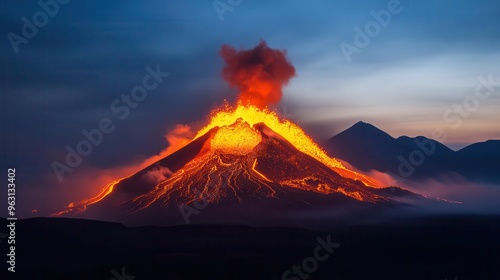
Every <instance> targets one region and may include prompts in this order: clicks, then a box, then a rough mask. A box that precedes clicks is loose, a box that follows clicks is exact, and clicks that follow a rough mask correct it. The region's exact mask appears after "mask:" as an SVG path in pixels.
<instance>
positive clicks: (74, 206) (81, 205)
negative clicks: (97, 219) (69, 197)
mask: <svg viewBox="0 0 500 280" xmlns="http://www.w3.org/2000/svg"><path fill="white" fill-rule="evenodd" d="M123 179H126V178H122V179H119V180H115V181H113V182H112V183H110V184H108V185H107V186H106V187H105V188H104V189H103V190H102V192H101V193H100V194H98V195H97V196H95V197H92V198H89V199H86V200H82V201H79V202H76V203H75V202H71V203H70V204H68V206H66V209H64V210H62V211H60V212H57V213H54V214H52V215H51V216H61V215H63V214H67V213H70V212H79V213H80V212H83V211H85V209H87V206H89V205H92V204H95V203H97V202H99V201H101V200H102V199H103V198H105V197H106V196H107V195H109V194H110V193H111V192H112V191H113V188H114V187H115V185H116V184H118V183H119V182H120V181H122V180H123Z"/></svg>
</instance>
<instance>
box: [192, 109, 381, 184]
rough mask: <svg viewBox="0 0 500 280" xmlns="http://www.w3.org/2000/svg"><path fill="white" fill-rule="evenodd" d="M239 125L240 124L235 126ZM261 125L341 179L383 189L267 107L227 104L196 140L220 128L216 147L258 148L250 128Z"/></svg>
mask: <svg viewBox="0 0 500 280" xmlns="http://www.w3.org/2000/svg"><path fill="white" fill-rule="evenodd" d="M243 121H244V122H246V123H248V125H249V126H250V127H251V128H248V127H244V126H243V125H241V123H242V122H243ZM237 123H239V124H240V125H234V124H237ZM258 123H264V124H265V125H267V126H268V127H269V128H270V129H272V130H273V131H274V132H276V133H278V134H279V135H281V136H282V137H283V138H285V139H286V140H287V141H288V142H290V143H291V144H292V145H293V146H295V148H297V149H298V150H299V151H301V152H302V153H304V154H306V155H309V156H311V157H313V158H315V159H317V160H318V161H320V162H321V163H323V164H325V165H326V166H329V167H330V168H332V169H334V170H335V171H337V172H338V173H340V174H341V175H342V176H344V177H347V178H350V179H355V180H359V181H361V182H363V184H365V185H366V186H371V187H380V186H381V185H380V184H379V183H378V182H377V181H376V180H374V179H372V178H369V177H368V176H365V175H363V174H360V173H357V172H354V171H352V170H349V169H347V168H346V167H344V166H343V165H342V163H341V162H340V161H338V160H336V159H335V158H331V157H329V156H328V155H327V154H326V152H325V151H324V150H323V149H321V148H320V147H319V146H318V145H317V144H316V143H315V142H314V141H313V140H312V139H311V137H309V136H308V135H307V134H306V133H305V132H304V131H303V130H302V128H300V127H299V126H298V125H296V124H294V123H293V122H291V121H289V120H286V119H280V118H279V117H278V115H277V114H276V113H275V112H272V111H270V110H269V109H268V108H264V109H260V108H258V107H256V106H253V105H242V104H238V105H237V106H236V108H232V107H230V106H229V105H225V106H224V107H222V108H219V109H217V110H214V111H213V112H212V114H211V117H210V122H209V123H208V124H207V125H206V126H205V127H203V128H202V129H201V130H200V131H199V132H198V134H197V135H196V137H195V139H196V138H198V137H200V136H202V135H204V134H205V133H207V132H208V131H209V130H210V129H212V128H214V127H216V126H218V127H220V128H223V129H221V130H220V131H219V132H218V133H217V135H216V137H217V139H223V140H224V141H217V147H219V148H221V147H224V146H226V147H227V149H229V150H231V149H232V150H233V151H234V150H235V149H234V148H235V147H237V146H238V145H244V146H245V147H250V146H252V145H253V146H255V145H256V144H258V142H257V143H255V142H256V141H257V139H258V137H257V136H254V137H249V136H250V135H252V133H251V132H250V129H254V128H253V126H254V125H255V124H258ZM228 127H231V129H228ZM242 128H244V129H242ZM227 149H226V150H227ZM236 150H237V149H236Z"/></svg>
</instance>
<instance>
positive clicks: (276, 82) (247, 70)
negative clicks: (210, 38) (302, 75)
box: [220, 41, 295, 108]
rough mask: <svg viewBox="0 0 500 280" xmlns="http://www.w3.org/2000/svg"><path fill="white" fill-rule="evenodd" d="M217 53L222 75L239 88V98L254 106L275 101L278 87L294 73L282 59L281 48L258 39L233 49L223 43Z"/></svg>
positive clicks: (292, 68) (288, 63)
mask: <svg viewBox="0 0 500 280" xmlns="http://www.w3.org/2000/svg"><path fill="white" fill-rule="evenodd" d="M220 55H221V56H222V58H223V59H224V61H225V62H226V66H225V67H224V69H222V77H223V78H224V80H226V81H227V82H228V83H229V85H230V86H232V87H236V88H238V89H239V91H240V93H239V98H238V99H239V101H240V102H242V103H243V104H253V105H255V106H258V107H261V108H262V107H265V106H267V105H272V104H276V103H278V102H279V101H280V100H281V97H282V95H283V93H282V89H283V86H285V85H286V84H287V83H288V81H289V80H290V79H291V78H292V77H293V76H295V68H294V67H293V65H292V64H291V63H290V62H289V61H288V60H287V58H286V51H285V50H275V49H271V48H270V47H268V46H267V44H266V42H265V41H261V42H260V43H259V44H258V45H257V46H256V47H255V48H253V49H251V50H239V51H237V50H236V49H234V48H233V47H231V46H228V45H223V46H222V47H221V50H220Z"/></svg>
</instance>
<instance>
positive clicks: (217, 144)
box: [54, 103, 380, 216]
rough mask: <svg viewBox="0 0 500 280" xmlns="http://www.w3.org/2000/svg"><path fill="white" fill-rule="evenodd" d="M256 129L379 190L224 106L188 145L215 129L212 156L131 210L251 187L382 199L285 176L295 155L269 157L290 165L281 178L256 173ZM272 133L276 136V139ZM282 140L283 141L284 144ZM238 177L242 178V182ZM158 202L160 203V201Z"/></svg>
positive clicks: (277, 124)
mask: <svg viewBox="0 0 500 280" xmlns="http://www.w3.org/2000/svg"><path fill="white" fill-rule="evenodd" d="M259 124H264V125H265V126H267V127H268V129H267V130H271V131H266V133H267V134H265V135H267V136H266V137H270V136H276V138H279V139H283V138H284V140H286V141H288V142H289V143H290V144H291V145H292V146H293V147H295V149H297V150H298V151H300V152H302V154H305V155H307V156H309V157H311V158H313V159H315V160H317V161H319V162H320V163H322V165H321V166H323V165H324V166H326V167H328V168H330V169H332V170H333V171H335V172H336V173H337V174H339V175H340V176H341V177H344V178H349V179H353V180H356V181H359V182H361V183H363V184H364V185H365V186H366V187H380V185H379V183H378V182H377V181H376V180H374V179H372V178H370V177H368V176H365V175H363V174H360V173H357V172H354V171H352V170H349V169H347V168H346V167H344V166H343V165H342V163H341V162H340V161H338V160H336V159H335V158H331V157H329V156H328V155H327V154H326V152H325V151H323V150H322V149H321V148H320V147H319V146H318V145H317V144H316V143H315V142H314V141H313V140H312V138H311V137H309V136H308V135H307V134H306V133H305V132H304V131H303V130H302V129H301V128H300V127H299V126H298V125H296V124H294V123H292V122H291V121H289V120H286V119H282V118H280V117H279V116H278V115H277V114H276V113H275V112H272V111H270V110H269V109H268V108H264V109H261V108H258V107H256V106H253V105H242V104H241V103H239V104H238V105H237V106H235V107H231V106H229V105H227V104H226V105H225V106H223V107H222V108H218V109H216V110H214V111H213V112H212V113H211V116H210V121H209V123H208V124H207V125H206V126H205V127H203V128H202V129H200V130H199V132H198V134H197V135H196V136H195V137H194V139H192V140H191V142H192V141H193V140H195V139H197V138H199V137H201V136H203V135H206V134H207V133H208V132H209V131H211V130H212V129H213V128H215V127H218V129H217V130H216V131H215V130H214V131H215V133H214V134H213V135H212V136H211V138H210V139H209V141H210V150H211V152H210V153H204V154H203V155H201V156H199V157H196V158H194V159H193V160H191V161H189V162H188V163H187V164H185V165H184V166H183V167H182V168H181V169H179V170H177V171H176V172H174V173H173V174H170V175H169V176H168V177H165V179H164V180H161V181H159V182H157V185H156V186H155V187H154V188H153V189H152V190H151V191H149V192H148V193H144V194H142V195H139V196H137V197H135V198H133V199H132V200H130V201H129V204H130V205H131V207H130V208H131V210H133V211H138V210H141V209H144V208H146V207H148V206H150V205H151V204H153V203H155V202H156V201H164V202H163V204H164V205H168V204H169V201H173V200H176V199H178V198H179V197H183V198H188V199H189V200H188V201H185V203H187V204H188V203H190V202H192V201H196V200H199V199H200V198H204V199H206V200H208V201H210V202H213V201H218V200H220V199H221V198H223V197H228V196H234V197H235V198H236V199H238V200H241V198H240V194H241V193H242V191H243V190H249V189H251V187H250V185H253V186H257V187H256V188H255V189H252V190H251V191H250V192H251V193H252V195H255V196H258V195H260V196H265V197H275V193H276V190H275V187H276V185H280V186H289V187H292V188H297V189H303V190H309V191H314V192H318V193H323V194H331V193H335V192H337V193H343V194H345V195H347V196H350V197H352V198H354V199H356V200H359V201H376V200H378V199H379V198H380V197H379V196H377V195H374V194H369V195H367V194H365V191H364V190H361V189H359V188H358V187H356V186H354V185H353V184H351V183H346V184H348V185H349V186H351V187H352V189H350V190H348V189H345V188H342V187H340V186H338V185H337V184H336V183H335V182H332V181H331V180H329V179H328V178H326V179H325V178H323V177H322V176H326V175H324V172H323V171H321V170H320V169H316V171H315V172H317V173H316V175H310V174H307V173H304V174H292V175H290V176H289V175H287V172H289V171H286V170H291V169H294V170H299V169H300V166H301V165H302V164H303V162H300V161H294V159H293V157H297V155H295V154H292V155H291V157H292V158H281V155H280V154H276V155H273V156H274V157H275V158H276V159H278V158H279V159H280V160H282V163H283V164H284V165H283V166H285V165H287V164H288V165H287V166H288V167H286V168H289V169H286V168H285V167H283V168H284V169H280V170H282V171H280V173H279V174H278V173H273V172H271V173H269V172H270V169H279V168H281V167H277V166H272V165H269V159H268V161H267V163H266V162H265V160H264V161H263V162H264V165H265V166H267V167H266V168H265V169H264V170H262V171H259V170H258V167H259V163H260V160H258V159H257V157H258V153H256V152H254V151H255V148H256V147H257V146H258V145H259V144H260V143H262V141H264V139H263V131H259V129H266V128H265V127H264V126H262V125H259ZM273 132H274V134H278V135H274V134H273ZM286 141H284V142H283V141H282V142H283V143H285V142H286ZM293 147H292V149H293ZM293 150H294V149H293ZM266 153H267V154H266V156H267V158H269V155H270V154H272V153H273V150H272V149H271V150H268V151H266ZM307 156H305V157H304V155H302V156H300V155H298V157H300V158H301V160H302V161H304V162H307V161H308V160H309V159H310V158H309V157H307ZM272 160H274V158H272ZM309 164H311V163H309ZM270 166H271V167H270ZM306 170H307V169H306ZM318 172H319V173H318ZM264 173H265V174H264ZM292 173H293V172H292ZM318 174H319V175H318ZM321 174H323V175H321ZM294 176H295V177H294ZM301 176H303V177H301ZM127 178H129V177H127ZM127 178H123V179H120V180H116V181H114V182H112V183H111V184H109V185H107V186H106V187H105V188H104V189H103V191H102V192H101V193H100V194H99V195H97V196H96V197H94V198H91V199H87V200H84V201H80V202H77V203H70V204H69V205H68V206H67V207H66V208H65V209H64V210H63V211H60V212H58V213H55V214H54V215H55V216H60V215H62V214H66V213H71V212H82V211H84V210H85V209H86V208H87V207H88V206H89V205H92V204H95V203H97V202H99V201H101V200H102V199H103V198H105V197H106V196H107V195H109V194H110V193H111V192H112V191H113V189H114V187H115V185H117V184H118V183H119V182H121V181H122V180H124V179H127ZM238 178H240V179H241V178H245V180H246V181H245V182H246V183H243V182H242V181H241V180H240V179H238ZM368 189H369V188H368ZM176 192H177V193H176ZM174 193H176V194H174ZM162 198H163V200H161V199H162Z"/></svg>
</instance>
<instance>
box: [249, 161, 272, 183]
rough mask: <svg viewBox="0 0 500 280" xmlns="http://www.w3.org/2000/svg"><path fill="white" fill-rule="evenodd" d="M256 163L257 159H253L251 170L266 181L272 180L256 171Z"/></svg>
mask: <svg viewBox="0 0 500 280" xmlns="http://www.w3.org/2000/svg"><path fill="white" fill-rule="evenodd" d="M256 165H257V159H255V160H254V161H253V165H252V171H253V172H255V173H257V175H259V176H260V177H262V178H264V180H266V181H268V182H272V181H271V180H269V179H267V177H266V176H264V174H262V173H260V172H259V171H257V169H255V166H256Z"/></svg>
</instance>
